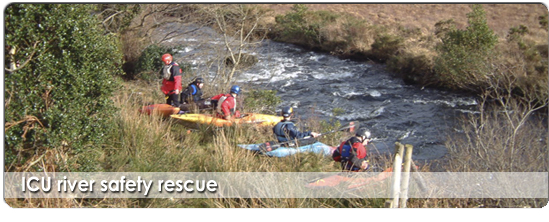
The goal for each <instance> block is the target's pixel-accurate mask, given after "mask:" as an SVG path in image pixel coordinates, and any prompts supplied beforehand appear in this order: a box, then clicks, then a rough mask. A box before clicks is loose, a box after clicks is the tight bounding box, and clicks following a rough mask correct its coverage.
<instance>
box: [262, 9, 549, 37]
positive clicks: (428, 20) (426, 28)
mask: <svg viewBox="0 0 549 222" xmlns="http://www.w3.org/2000/svg"><path fill="white" fill-rule="evenodd" d="M264 6H265V7H268V8H270V9H272V10H274V12H275V15H279V14H285V13H287V12H289V11H290V10H291V8H292V6H293V4H273V5H264ZM307 7H308V8H309V10H314V11H316V10H326V11H332V12H338V13H345V14H350V15H353V16H356V17H357V18H360V19H364V20H366V21H368V22H370V23H371V24H373V25H382V26H387V27H399V26H400V27H405V28H407V29H416V28H419V29H420V30H421V31H422V33H424V34H427V33H433V32H434V27H435V24H436V23H437V22H439V21H441V20H447V19H454V20H455V21H456V23H457V26H458V28H465V27H466V26H467V17H466V14H467V13H469V12H470V11H471V9H470V8H469V5H467V4H307ZM483 7H484V10H485V11H486V19H487V23H488V26H489V27H490V28H491V29H493V30H494V31H495V33H496V34H497V35H498V36H500V37H504V36H505V35H507V32H508V31H509V29H510V28H511V27H518V26H519V25H521V24H522V25H526V26H528V27H529V28H530V29H532V30H533V31H535V32H536V33H537V32H539V31H540V30H539V29H541V27H540V25H539V21H538V17H539V16H540V15H545V14H547V11H548V10H547V7H545V6H544V5H542V4H483ZM545 31H547V30H545ZM535 36H538V37H537V39H538V40H540V41H547V34H543V33H542V32H540V33H538V34H536V35H535Z"/></svg>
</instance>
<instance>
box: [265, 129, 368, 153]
mask: <svg viewBox="0 0 549 222" xmlns="http://www.w3.org/2000/svg"><path fill="white" fill-rule="evenodd" d="M355 127H358V122H350V123H349V124H348V125H346V126H344V127H341V128H339V129H335V130H332V131H328V132H324V133H320V134H319V135H318V136H324V135H326V134H330V133H335V132H338V131H342V130H346V129H349V132H354V131H355ZM311 139H312V140H315V138H313V137H312V136H307V137H304V138H301V139H297V141H307V140H311ZM293 142H295V140H290V141H286V142H276V141H269V142H266V143H262V144H260V145H259V151H260V152H261V153H266V152H269V151H273V150H276V149H278V148H280V147H281V146H282V145H284V144H288V143H293ZM298 143H299V142H298Z"/></svg>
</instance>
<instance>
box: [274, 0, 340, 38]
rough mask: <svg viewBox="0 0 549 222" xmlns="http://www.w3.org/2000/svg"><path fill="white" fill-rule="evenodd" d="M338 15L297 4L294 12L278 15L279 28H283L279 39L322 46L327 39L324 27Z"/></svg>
mask: <svg viewBox="0 0 549 222" xmlns="http://www.w3.org/2000/svg"><path fill="white" fill-rule="evenodd" d="M338 17H339V16H338V15H336V14H334V13H331V12H328V11H308V8H307V7H306V6H305V5H302V4H296V5H294V7H292V12H290V13H287V14H285V15H279V16H277V17H276V23H277V26H278V29H280V30H282V33H281V34H280V36H279V37H278V39H277V40H279V41H285V42H290V43H294V44H300V45H305V46H310V47H312V48H320V47H321V46H322V45H323V44H324V41H325V40H326V36H324V35H323V33H322V29H323V28H324V27H325V26H327V25H328V24H330V23H333V22H335V20H336V19H337V18H338Z"/></svg>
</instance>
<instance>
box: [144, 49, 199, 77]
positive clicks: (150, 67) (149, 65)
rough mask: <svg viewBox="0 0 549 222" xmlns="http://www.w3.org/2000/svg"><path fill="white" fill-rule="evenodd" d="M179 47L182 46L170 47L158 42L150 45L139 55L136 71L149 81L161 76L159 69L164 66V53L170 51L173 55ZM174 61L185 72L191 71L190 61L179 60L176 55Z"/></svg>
mask: <svg viewBox="0 0 549 222" xmlns="http://www.w3.org/2000/svg"><path fill="white" fill-rule="evenodd" d="M179 48H181V47H177V48H169V47H165V46H161V45H157V44H152V45H149V46H148V47H147V48H145V50H143V52H142V53H141V56H140V57H139V59H138V61H137V65H136V67H135V73H138V76H139V78H141V79H143V80H147V81H152V80H155V79H159V78H161V77H160V76H159V71H160V68H162V66H163V65H164V64H163V63H162V60H161V58H162V55H164V54H166V53H170V54H172V56H173V55H174V54H175V52H177V51H178V49H179ZM174 61H175V62H176V63H178V64H179V66H180V67H181V70H182V71H183V73H185V72H189V71H190V64H189V63H182V62H179V61H177V60H176V58H175V57H174Z"/></svg>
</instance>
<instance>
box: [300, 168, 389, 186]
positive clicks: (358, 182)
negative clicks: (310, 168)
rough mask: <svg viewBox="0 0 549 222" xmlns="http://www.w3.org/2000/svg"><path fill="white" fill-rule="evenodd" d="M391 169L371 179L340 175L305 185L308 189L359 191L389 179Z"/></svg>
mask: <svg viewBox="0 0 549 222" xmlns="http://www.w3.org/2000/svg"><path fill="white" fill-rule="evenodd" d="M392 172H393V168H387V169H385V170H383V171H382V172H381V173H379V174H377V175H376V176H373V177H359V176H355V175H356V174H354V173H342V174H337V175H332V176H329V177H326V178H322V179H318V180H315V181H313V182H311V183H309V184H307V185H306V187H308V188H329V187H339V186H344V187H345V188H346V189H361V188H364V186H367V185H370V184H374V183H377V182H380V181H384V180H386V179H388V178H390V177H391V175H392Z"/></svg>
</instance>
